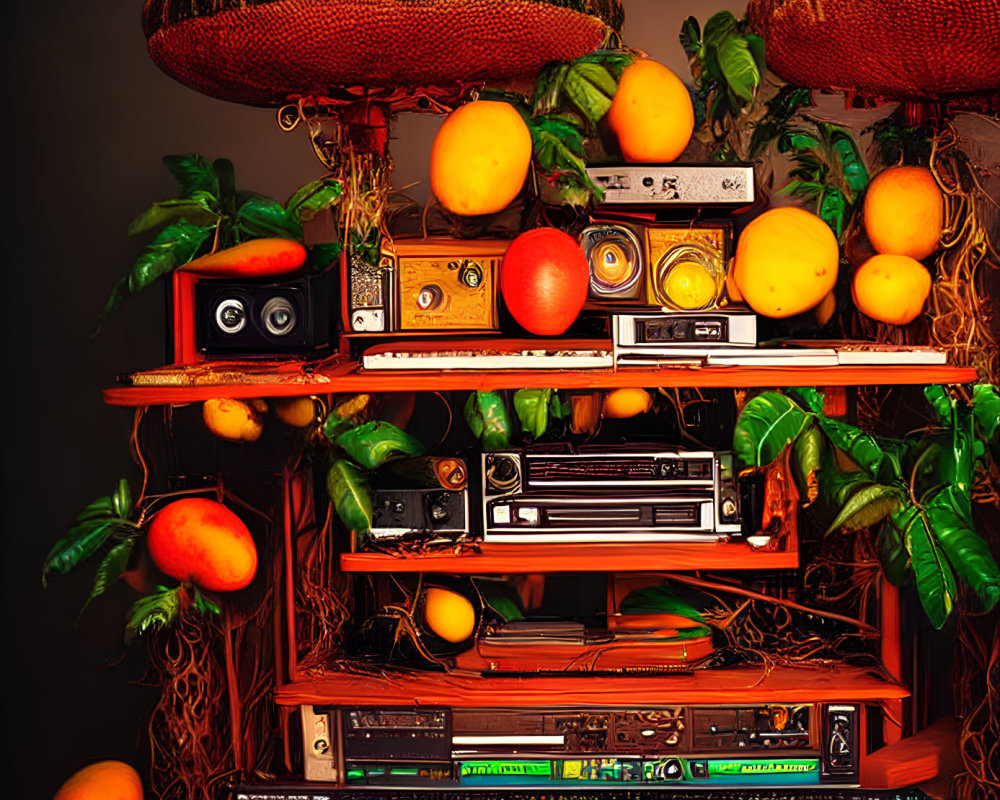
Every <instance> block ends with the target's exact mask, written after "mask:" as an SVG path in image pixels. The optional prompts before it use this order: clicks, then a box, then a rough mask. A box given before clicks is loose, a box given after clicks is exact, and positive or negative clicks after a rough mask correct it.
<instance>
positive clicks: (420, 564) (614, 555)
mask: <svg viewBox="0 0 1000 800" xmlns="http://www.w3.org/2000/svg"><path fill="white" fill-rule="evenodd" d="M798 566H799V554H798V551H797V550H775V551H771V552H768V551H764V550H754V549H753V548H751V547H750V546H749V545H746V544H732V543H722V542H706V543H704V544H697V543H696V544H689V543H685V544H670V543H659V542H658V543H650V544H636V543H628V544H530V545H518V544H488V543H487V544H482V545H480V551H479V552H478V553H476V552H468V553H463V554H460V555H456V554H454V553H451V552H444V553H430V554H422V555H407V556H405V557H402V556H395V555H387V554H384V553H343V554H341V556H340V569H341V570H342V571H343V572H448V573H453V574H468V575H487V574H506V573H540V572H650V571H656V570H685V569H716V570H728V569H796V568H798Z"/></svg>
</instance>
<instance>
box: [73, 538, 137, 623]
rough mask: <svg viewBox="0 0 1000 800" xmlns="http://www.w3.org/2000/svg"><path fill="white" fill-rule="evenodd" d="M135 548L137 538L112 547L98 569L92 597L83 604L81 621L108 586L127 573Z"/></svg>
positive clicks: (91, 590) (91, 591) (91, 592)
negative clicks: (94, 600) (84, 613)
mask: <svg viewBox="0 0 1000 800" xmlns="http://www.w3.org/2000/svg"><path fill="white" fill-rule="evenodd" d="M133 547H135V538H128V539H125V540H124V541H122V542H119V543H118V544H116V545H115V546H114V547H112V548H111V549H110V550H109V551H108V554H107V555H106V556H105V557H104V560H103V561H101V563H100V565H99V566H98V567H97V573H96V574H95V575H94V584H93V586H92V587H91V589H90V595H88V597H87V599H86V600H85V601H84V603H83V607H82V608H81V609H80V614H78V615H77V619H79V617H80V615H81V614H83V612H84V611H85V610H86V608H87V606H89V605H90V601H91V600H93V599H94V598H96V597H100V596H101V595H102V594H104V592H105V591H106V590H107V588H108V586H110V585H111V584H112V583H114V582H115V581H116V580H118V577H119V576H120V575H121V574H122V573H123V572H124V571H125V568H126V567H127V566H128V560H129V556H131V555H132V548H133Z"/></svg>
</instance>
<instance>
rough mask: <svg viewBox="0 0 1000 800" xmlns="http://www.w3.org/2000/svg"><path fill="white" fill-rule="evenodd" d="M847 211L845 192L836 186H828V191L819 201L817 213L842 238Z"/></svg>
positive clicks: (838, 237)
mask: <svg viewBox="0 0 1000 800" xmlns="http://www.w3.org/2000/svg"><path fill="white" fill-rule="evenodd" d="M846 213H847V199H846V198H845V197H844V194H843V192H841V191H840V190H839V189H836V188H830V187H827V189H826V193H825V194H824V196H823V198H822V199H821V200H820V202H819V208H818V209H817V215H818V216H819V218H820V219H821V220H823V222H825V223H826V224H827V225H829V226H830V229H831V230H832V231H833V232H834V234H835V235H836V236H837V239H840V236H841V234H842V233H843V230H844V216H845V214H846Z"/></svg>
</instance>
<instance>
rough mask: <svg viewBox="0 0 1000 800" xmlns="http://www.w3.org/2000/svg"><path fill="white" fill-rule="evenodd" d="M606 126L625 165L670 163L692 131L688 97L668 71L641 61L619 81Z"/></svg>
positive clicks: (684, 144)
mask: <svg viewBox="0 0 1000 800" xmlns="http://www.w3.org/2000/svg"><path fill="white" fill-rule="evenodd" d="M608 125H609V126H610V128H611V130H612V131H613V132H614V134H615V136H616V137H617V138H618V146H619V147H620V148H621V151H622V156H624V158H625V160H626V161H642V162H666V161H673V160H674V159H675V158H677V156H679V155H680V154H681V153H682V152H683V151H684V148H685V147H687V144H688V142H689V141H690V140H691V134H692V132H693V131H694V106H693V105H692V104H691V95H690V94H689V93H688V89H687V86H685V85H684V82H683V81H682V80H681V79H680V78H678V77H677V76H676V75H675V74H674V73H673V72H672V71H671V70H670V69H668V68H667V67H665V66H663V64H660V63H659V62H658V61H653V60H652V59H651V58H640V59H638V60H636V61H633V62H632V63H631V64H629V66H628V67H626V68H625V71H624V72H623V73H622V76H621V78H620V79H619V80H618V89H617V90H616V91H615V96H614V98H613V99H612V101H611V108H610V109H609V110H608Z"/></svg>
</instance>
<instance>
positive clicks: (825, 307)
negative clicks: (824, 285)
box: [813, 292, 837, 325]
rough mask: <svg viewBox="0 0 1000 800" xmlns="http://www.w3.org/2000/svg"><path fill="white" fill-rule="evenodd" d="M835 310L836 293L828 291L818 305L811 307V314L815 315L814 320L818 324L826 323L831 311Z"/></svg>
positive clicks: (831, 313) (831, 314)
mask: <svg viewBox="0 0 1000 800" xmlns="http://www.w3.org/2000/svg"><path fill="white" fill-rule="evenodd" d="M836 310H837V295H835V294H834V293H833V292H830V294H828V295H827V296H826V297H824V298H823V299H822V300H820V301H819V305H818V306H816V308H814V309H813V314H815V315H816V322H817V323H819V324H820V325H826V323H828V322H829V321H830V317H832V316H833V312H834V311H836Z"/></svg>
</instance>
